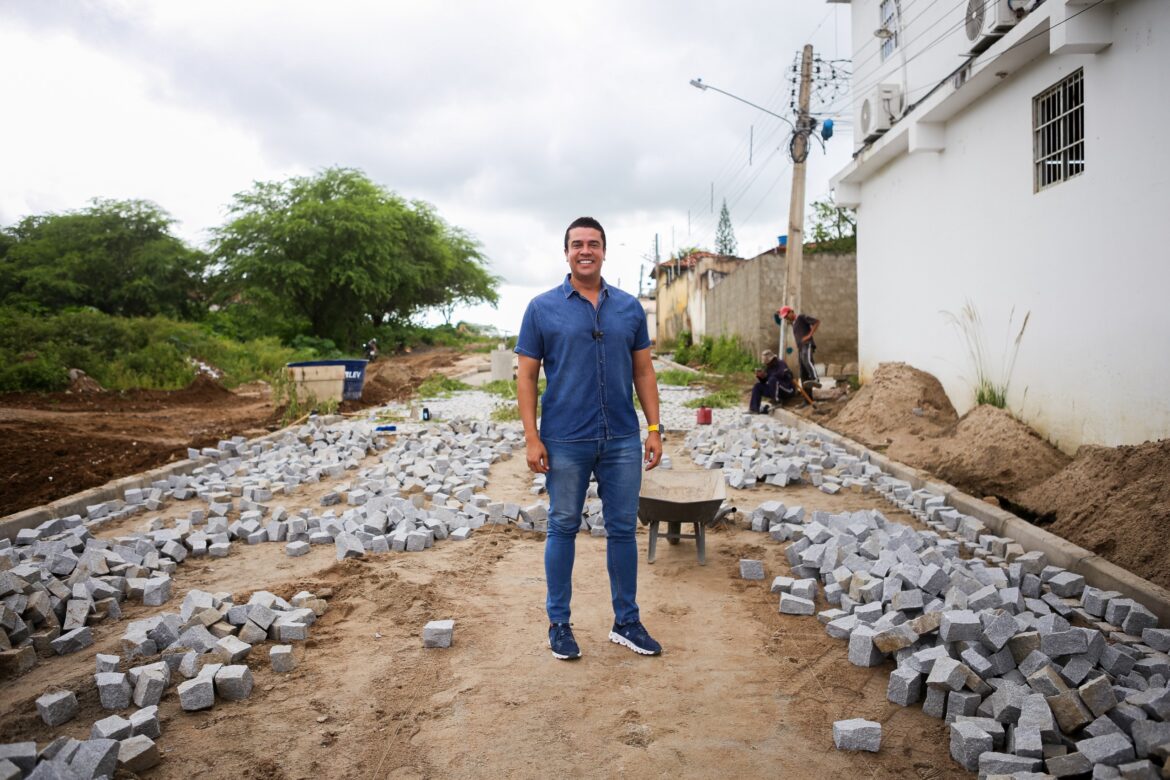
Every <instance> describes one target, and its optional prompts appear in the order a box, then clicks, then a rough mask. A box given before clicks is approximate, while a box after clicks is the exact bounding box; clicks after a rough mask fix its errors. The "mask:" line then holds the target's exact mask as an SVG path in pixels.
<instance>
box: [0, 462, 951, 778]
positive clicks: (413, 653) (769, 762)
mask: <svg viewBox="0 0 1170 780" xmlns="http://www.w3.org/2000/svg"><path fill="white" fill-rule="evenodd" d="M667 446H668V452H671V453H672V455H673V458H674V461H675V463H676V467H677V468H680V469H686V468H690V465H689V463H690V462H689V458H687V457H686V455H685V454H684V453H682V452H681V451H679V450H678V447H680V446H681V441H678V440H671V441H668V443H667ZM529 486H530V475H529V474H528V472H527V469H526V467H525V465H524V461H523V458H522V457H514V458H512V459H511V460H508V461H505V462H502V463H499V464H496V465H495V466H493V468H492V472H491V481H490V483H489V485H488V488H487V492H488V494H489V495H491V496H492V498H493V500H497V501H517V502H521V503H523V504H528V503H531V502H532V500H533V497H532V496H531V494H530V493H529V492H528V488H529ZM328 489H329V485H325V484H322V485H314V486H311V488H306V489H305V490H303V491H302V492H299V493H297V494H296V496H295V504H296V505H298V506H300V505H304V506H312V505H313V502H314V501H315V500H316V498H317V497H318V494H319V493H323V492H325V491H326V490H328ZM731 494H732V497H733V500H734V501H736V502H737V505H738V506H740V508H741V509H747V510H750V509H751V508H753V507H754V506H755V505H757V504H758V503H760V502H762V501H764V500H767V499H769V498H779V499H781V500H783V501H785V502H787V503H788V504H790V505H791V504H794V503H801V504H803V505H804V506H805V507H806V509H808V510H810V511H811V510H813V509H824V510H828V511H844V510H848V509H858V508H865V507H869V506H878V504H877V503H876V502H877V499H875V498H873V497H871V496H865V495H860V494H852V493H843V494H839V495H837V496H827V495H825V494H823V493H821V492H819V491H817V490H815V489H813V488H809V487H796V488H785V489H777V488H766V489H758V490H755V491H751V492H743V491H731ZM291 508H292V504H291V503H290V509H291ZM883 511H886V510H885V509H884V505H883ZM183 512H185V509H184V508H182V507H181V506H176V507H172V508H171V509H169V510H168V514H172V515H173V514H177V513H183ZM887 516H889V517H891V518H895V517H898V518H899V519H903V520H907V521H909V520H908V518H906V517H905V516H902V515H900V513H894V512H887ZM141 523H142V518H137V519H131V520H127V521H123V523H122V524H120V525H118V526H115V527H112V528H109V529H104V530H103V531H102V534H101V535H102V536H108V535H117V534H118V533H121V532H124V531H126V530H129V529H132V528H136V527H137V525H138V524H141ZM638 543H639V548H640V550H641V554H642V558H641V573H640V592H639V600H640V603H641V607H642V614H643V619H644V622H645V623H646V624H647V626H648V627H649V628H650V629H651V631H652V632H653V633H654V635H655V636H656V637H657V638H658V639H659V640H660V641H661V642H662V643H663V645H664V646H665V648H666V652H665V653H664V654H663V655H662V656H661V657H658V658H646V657H642V656H636V655H634V654H633V653H631V652H630V651H628V650H626V649H624V648H621V647H619V646H617V645H614V644H611V643H610V642H608V640H607V638H606V636H607V633H608V630H609V627H610V622H611V620H612V611H611V609H610V606H609V595H608V585H607V580H606V575H605V542H604V540H603V539H595V538H591V537H587V536H582V537H579V539H578V547H577V568H576V573H575V594H574V595H575V598H574V602H573V606H574V615H573V622H574V626H575V631H576V634H577V637H578V639H579V641H580V642H581V645H582V650H583V653H584V657H583V658H582V659H581V660H579V661H576V662H572V663H568V662H563V661H556V660H554V659H553V658H552V657H551V655H550V654H549V652H548V650H547V649H546V647H545V641H546V619H545V616H544V612H543V598H544V582H543V565H542V559H543V558H542V555H543V542H542V540H541V539H540V538H539V537H538V536H536V535H534V534H526V533H523V532H520V531H516V530H514V529H507V530H505V529H503V528H496V529H494V530H493V529H491V528H485V529H481V530H480V531H477V532H476V535H475V536H474V537H473V539H472V540H470V541H468V542H464V543H455V542H445V543H440V544H439V545H437V546H436V547H435V548H433V549H431V550H429V551H427V552H424V553H419V554H389V555H381V556H373V557H370V558H367V559H363V560H350V561H345V562H342V563H338V562H336V561H335V559H334V556H333V553H334V550H333V547H332V546H322V547H314V548H313V549H312V552H311V553H310V554H309V555H307V556H305V557H302V558H296V559H289V558H286V557H285V556H284V554H283V545H280V544H263V545H257V546H253V547H249V546H246V545H241V544H237V545H233V548H232V554H231V555H230V556H229V557H228V558H227V559H223V560H215V561H212V560H201V561H191V562H188V563H185V564H183V565H182V566H181V567H180V568H179V570H178V572H177V573H176V582H175V584H176V590H175V596H174V599H173V600H172V601H171V602H170V604H169V605H167V606H166V607H164V608H162V609H161V610H160V609H159V608H145V607H141V606H132V607H128V608H127V614H126V616H125V618H124V620H123V621H122V622H121V623H116V624H105V623H103V624H99V625H97V626H95V634H96V637H97V645H96V646H95V647H94V648H91V649H89V650H87V651H85V652H82V653H78V654H76V655H74V656H66V657H62V658H53V659H48V660H46V661H44V662H43V663H42V664H41V665H40V666H39V667H37V668H36V669H34V670H33V671H32V672H30V673H29V674H27V675H26V676H25V677H22V678H20V679H19V680H18V681H15V682H13V683H10V684H8V685H6V686H5V687H4V688H3V689H2V690H0V712H3V713H4V714H3V716H0V731H2V732H3V733H4V734H5V738H6V739H10V740H11V739H36V740H38V741H41V742H44V741H47V740H48V739H49V738H50V737H51V736H53V735H55V734H58V733H65V734H70V735H73V736H78V737H80V736H83V734H85V733H87V732H88V727H89V724H90V723H92V722H93V721H94V720H96V719H98V718H101V717H104V716H105V715H106V714H108V713H106V712H104V711H103V710H101V709H100V707H99V706H98V702H97V695H96V691H94V690H93V683H92V676H91V675H92V671H93V654H94V653H95V652H115V653H116V652H118V638H119V637H120V635H121V633H122V632H123V631H124V626H125V623H126V620H128V619H135V618H138V617H143V616H145V615H147V614H152V613H154V612H157V611H175V610H177V609H178V605H179V604H180V603H181V601H182V599H183V597H184V596H185V594H186V591H187V590H188V589H190V588H196V587H197V588H201V589H205V590H210V591H228V592H232V593H234V594H235V596H236V598H237V603H239V600H240V599H246V598H247V596H248V595H249V594H250V592H251V591H253V590H256V589H267V590H271V591H273V592H276V593H278V594H280V595H282V596H285V597H289V596H291V595H292V594H293V593H295V592H297V591H299V590H301V589H309V590H313V591H320V590H321V589H325V588H328V589H332V596H331V597H330V609H329V611H328V612H327V613H326V614H325V616H324V617H323V618H322V619H321V620H319V621H318V622H317V623H316V624H315V625H314V627H313V629H312V634H311V638H310V639H309V640H308V641H307V642H304V643H301V644H298V645H297V647H296V650H295V653H296V656H297V659H298V661H299V666H298V668H297V669H296V670H295V671H294V672H292V673H290V674H286V675H278V674H275V673H273V672H272V671H271V670H270V669H269V668H268V665H267V661H266V654H267V645H261V646H259V647H258V648H257V650H256V651H254V652H253V656H252V657H250V658H249V659H248V664H249V666H250V667H251V668H252V670H253V673H254V674H255V676H256V688H255V692H254V693H253V695H252V697H251V698H250V699H248V700H247V701H244V702H221V703H220V704H218V705H217V706H216V707H215V709H213V710H211V711H208V712H202V713H193V714H189V713H184V712H182V711H181V710H180V709H179V707H178V702H177V695H176V694H175V692H174V690H173V689H171V690H170V691H169V692H168V693H167V695H166V696H165V697H164V699H163V702H162V705H161V706H160V711H161V714H162V717H163V719H164V724H163V736H162V738H161V740H160V742H159V745H160V748H162V750H163V755H164V760H163V763H162V764H160V765H159V767H158V768H157V769H155V770H152V772H151V774H150V776H151V777H162V778H188V777H192V776H202V777H208V778H228V777H232V778H235V777H249V778H290V779H291V778H317V777H330V778H333V777H339V778H340V777H344V778H350V777H354V778H375V777H376V778H432V777H435V778H437V777H477V778H478V777H483V778H486V777H491V778H499V777H586V778H588V777H619V776H626V775H629V776H637V777H647V776H651V777H673V778H678V777H686V778H690V777H696V778H698V777H702V778H709V777H734V776H768V777H844V776H859V777H874V778H907V777H909V778H944V777H966V776H967V775H966V774H965V773H963V772H961V771H960V770H959V769H958V767H957V765H956V764H954V763H953V762H952V761H951V760H950V758H949V757H948V755H947V748H946V744H947V743H946V738H945V736H946V735H945V729H944V727H943V724H942V722H941V721H938V720H934V719H931V718H928V717H926V716H925V715H923V714H922V712H921V710H920V709H918V708H910V709H903V708H901V707H898V706H896V705H893V704H891V703H889V702H887V701H886V699H885V687H886V680H887V676H888V673H889V669H888V668H878V669H861V668H857V667H854V666H852V665H850V664H849V663H848V661H847V660H846V650H847V646H846V644H845V643H843V642H840V641H837V640H833V639H830V638H829V637H828V636H826V635H825V633H824V630H823V628H822V626H821V625H820V624H819V623H818V622H817V621H816V620H815V619H814V618H810V617H792V616H786V615H780V614H778V612H777V610H776V604H777V600H776V598H775V597H773V596H771V595H769V594H768V593H767V585H768V582H764V583H758V582H750V583H749V582H746V581H743V580H741V579H739V575H738V560H739V559H740V558H741V557H755V558H760V559H762V560H764V561H765V563H766V566H767V571H768V575H769V581H770V577H771V576H772V575H774V574H780V573H787V571H788V569H787V566H786V565H785V564H783V562H782V561H783V554H782V546H781V545H779V544H775V543H773V542H771V541H770V540H768V538H767V537H766V536H764V535H761V534H753V533H751V532H749V531H746V530H743V529H732V530H727V531H722V532H719V533H713V534H711V535H709V537H708V563H707V565H706V566H705V567H701V566H699V565H698V564H697V562H696V560H695V548H694V546H693V544H692V543H688V542H683V543H681V544H679V545H678V546H674V547H672V546H668V545H665V544H664V545H661V546H660V550H659V555H658V560H657V562H656V563H654V564H652V565H648V564H646V563H645V549H646V535H645V533H644V532H643V531H640V532H639V534H638ZM823 606H824V605H822V607H823ZM442 618H453V619H454V620H455V625H456V628H455V644H454V646H453V647H452V648H450V649H448V650H424V649H423V648H422V642H421V639H420V633H421V629H422V626H423V625H424V624H425V623H426V622H427V621H429V620H433V619H442ZM54 685H62V686H68V687H70V688H72V689H73V690H77V691H79V699H80V701H81V705H82V712H81V714H80V716H79V717H78V719H77V720H75V721H73V722H71V723H70V724H67V725H66V726H65V727H62V728H59V729H48V728H46V727H44V726H43V725H42V724H41V723H40V721H39V719H38V718H37V717H36V713H35V707H34V706H33V700H34V699H35V698H36V697H37V696H39V695H40V694H41V693H43V692H44V691H46V690H48V689H50V688H51V687H53V686H54ZM853 717H865V718H870V719H873V720H878V721H881V722H882V723H883V728H884V736H883V746H882V751H881V753H879V754H876V755H871V754H847V753H840V752H837V751H835V750H834V749H833V746H832V723H833V721H835V720H838V719H843V718H853Z"/></svg>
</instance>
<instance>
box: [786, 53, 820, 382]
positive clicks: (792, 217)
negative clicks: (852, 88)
mask: <svg viewBox="0 0 1170 780" xmlns="http://www.w3.org/2000/svg"><path fill="white" fill-rule="evenodd" d="M812 61H813V47H812V44H806V45H805V47H804V52H803V54H802V55H801V58H800V108H799V110H800V113H798V114H797V117H796V135H795V137H794V139H793V142H792V199H791V201H790V202H789V204H788V246H787V247H786V248H785V251H784V253H785V274H784V303H785V304H787V305H788V306H791V307H792V308H793V310H795V311H796V313H797V314H800V284H801V274H802V271H803V265H804V166H805V161H806V160H807V159H808V140H809V139H808V134H809V132H811V125H812V122H811V119H810V117H809V115H808V107H809V91H810V86H811V82H812ZM780 331H781V339H780V354H781V356H782V357H783V358H784V362H786V363H787V364H788V367H789V368H790V369H792V375H793V376H794V377H799V376H800V373H799V371H800V356H799V354H798V352H799V349H798V347H799V345H797V344H796V343H795V340H794V339H793V337H792V336H791V333H792V328H791V327H789V325H788V323H783V324H782V325H781V328H780ZM789 342H792V343H793V346H794V349H793V351H792V352H791V353H789V352H788V349H787V346H788V344H789Z"/></svg>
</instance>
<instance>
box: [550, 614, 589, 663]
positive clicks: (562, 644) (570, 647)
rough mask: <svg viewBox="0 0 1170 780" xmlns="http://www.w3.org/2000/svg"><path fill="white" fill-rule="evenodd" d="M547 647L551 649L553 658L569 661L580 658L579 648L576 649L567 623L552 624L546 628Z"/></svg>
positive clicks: (575, 643)
mask: <svg viewBox="0 0 1170 780" xmlns="http://www.w3.org/2000/svg"><path fill="white" fill-rule="evenodd" d="M548 646H549V647H550V648H552V654H553V658H559V659H560V660H562V661H571V660H573V659H574V658H580V657H581V648H580V647H577V640H576V639H574V638H573V629H572V628H570V627H569V624H568V623H553V624H552V625H551V626H549V627H548Z"/></svg>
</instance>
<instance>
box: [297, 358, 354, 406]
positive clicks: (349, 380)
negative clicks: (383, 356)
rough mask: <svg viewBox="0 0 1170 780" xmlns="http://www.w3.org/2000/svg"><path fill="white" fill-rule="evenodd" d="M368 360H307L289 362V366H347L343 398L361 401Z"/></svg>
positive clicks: (342, 392) (342, 390)
mask: <svg viewBox="0 0 1170 780" xmlns="http://www.w3.org/2000/svg"><path fill="white" fill-rule="evenodd" d="M368 362H369V361H367V360H306V361H303V362H301V363H289V364H288V366H289V368H303V367H305V366H345V385H344V386H343V387H342V389H341V398H342V400H345V401H360V400H361V397H362V385H364V384H365V382H366V363H368Z"/></svg>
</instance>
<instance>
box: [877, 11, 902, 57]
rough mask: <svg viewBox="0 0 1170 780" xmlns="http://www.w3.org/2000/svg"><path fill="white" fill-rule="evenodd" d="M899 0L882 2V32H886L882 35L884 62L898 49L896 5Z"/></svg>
mask: <svg viewBox="0 0 1170 780" xmlns="http://www.w3.org/2000/svg"><path fill="white" fill-rule="evenodd" d="M897 2H898V0H882V4H881V7H880V9H879V13H880V15H881V20H880V21H881V27H880V30H884V31H885V32H884V33H883V34H882V38H881V42H882V61H883V62H884V61H885V59H886V58H887V57H889V56H890V55H891V54H893V53H894V49H896V48H898V8H897V5H896V3H897Z"/></svg>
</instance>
